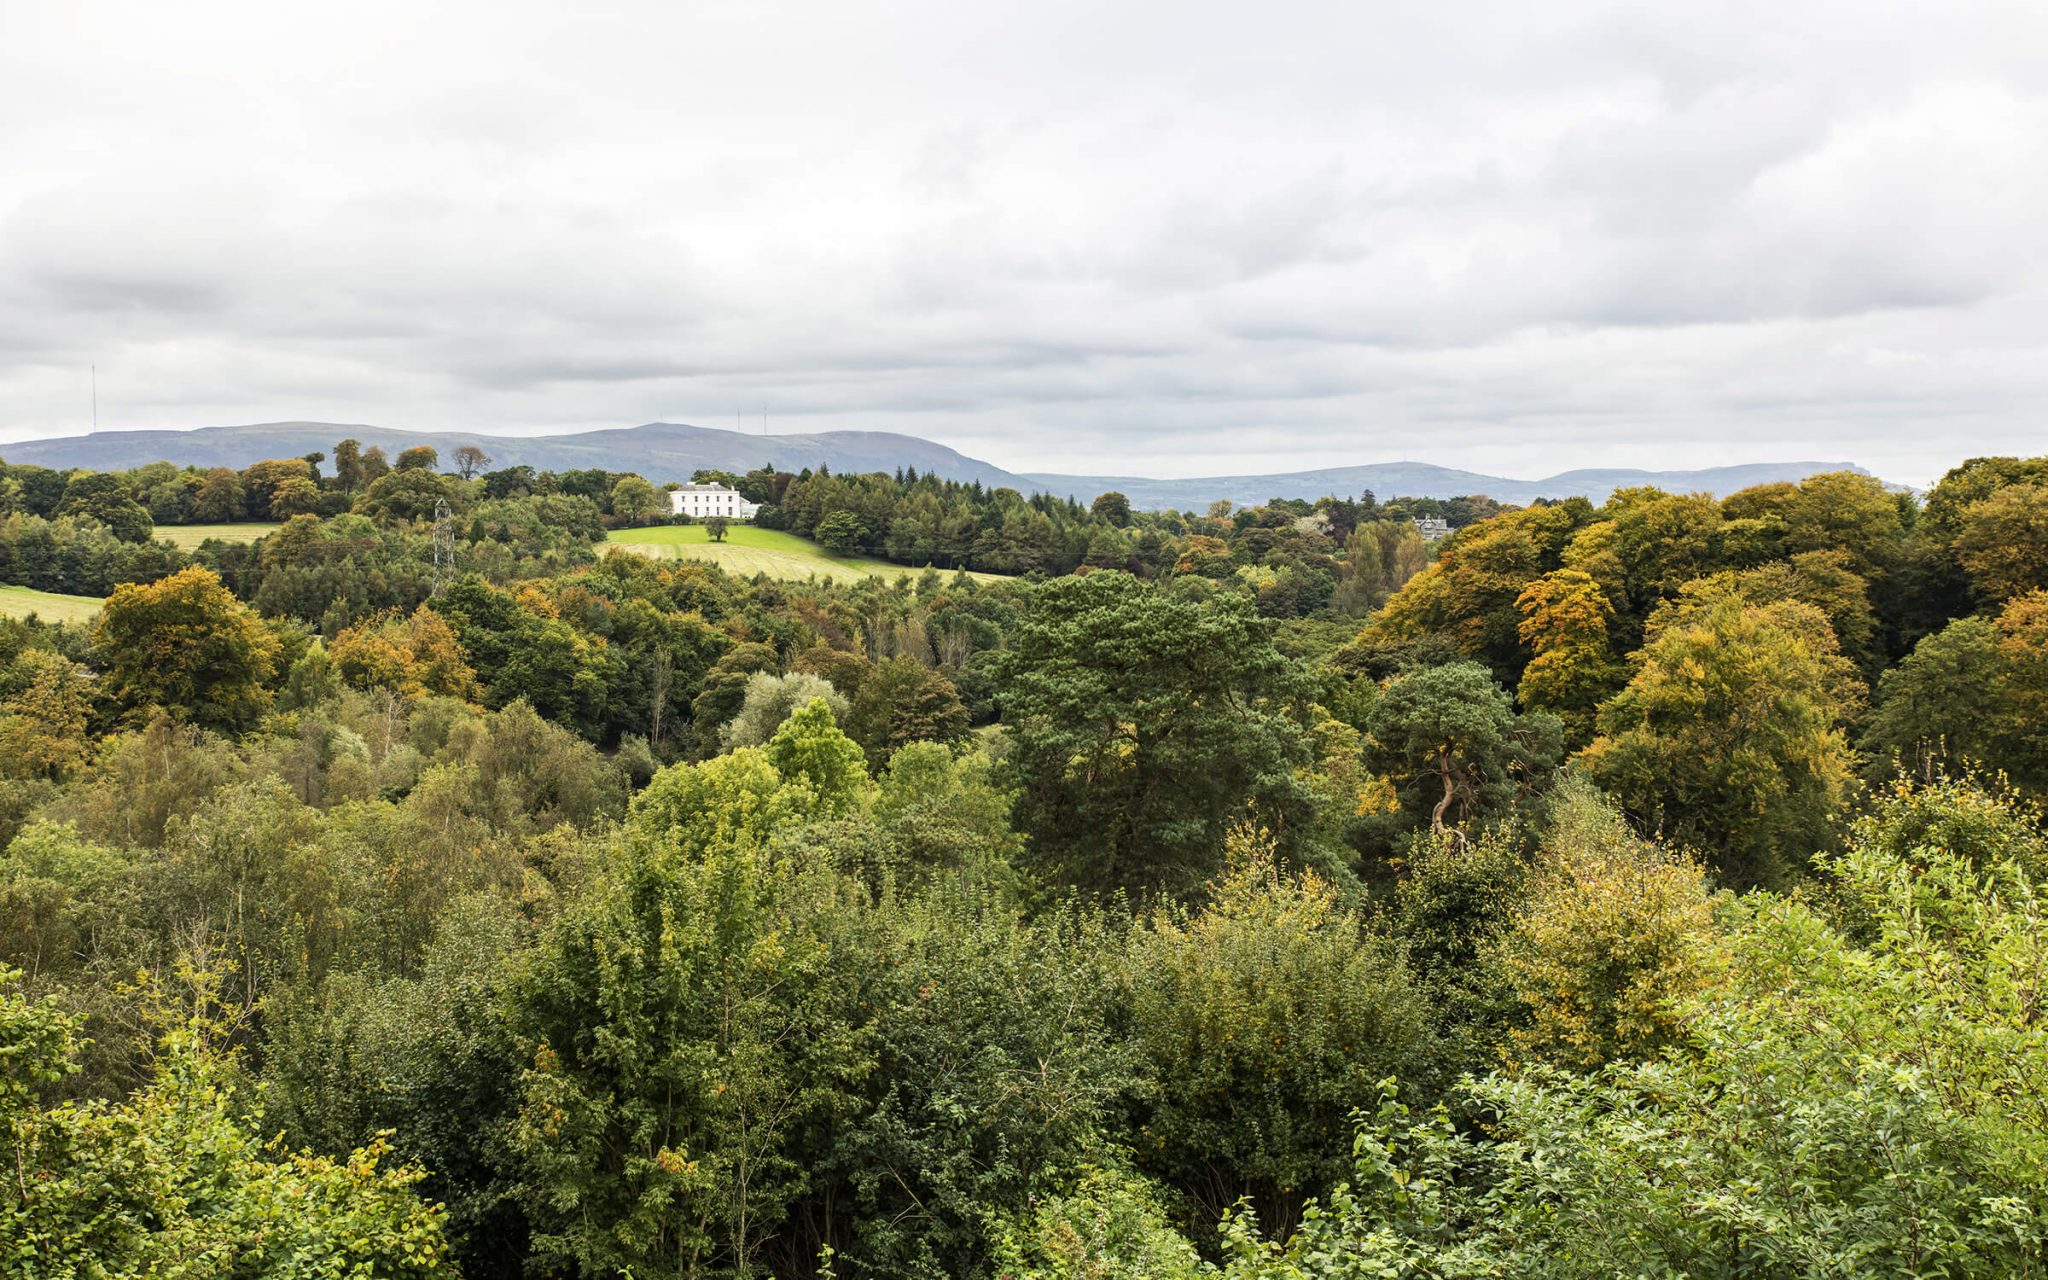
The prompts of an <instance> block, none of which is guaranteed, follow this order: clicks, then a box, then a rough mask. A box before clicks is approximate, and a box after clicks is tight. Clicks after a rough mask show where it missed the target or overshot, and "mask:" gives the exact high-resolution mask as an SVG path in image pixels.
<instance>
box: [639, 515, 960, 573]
mask: <svg viewBox="0 0 2048 1280" xmlns="http://www.w3.org/2000/svg"><path fill="white" fill-rule="evenodd" d="M610 540H611V541H612V542H613V543H616V544H617V545H618V546H619V547H620V548H621V549H623V550H626V551H632V552H635V553H637V554H640V555H645V556H653V557H656V558H657V559H664V560H709V561H711V562H712V563H713V564H716V565H717V566H718V567H719V568H721V569H724V570H725V571H726V572H728V573H737V574H742V575H744V576H746V577H749V578H751V577H753V576H754V575H755V574H757V573H765V574H767V575H768V576H769V577H771V578H782V579H786V580H791V581H799V582H800V581H802V580H804V579H806V578H809V577H812V576H813V575H815V576H817V577H820V578H826V579H830V580H832V581H835V582H850V581H853V580H855V579H858V578H874V577H883V578H893V577H895V576H896V575H897V574H899V573H912V574H914V573H917V572H918V570H916V569H912V568H909V567H907V566H905V565H900V564H890V563H889V562H888V561H886V560H869V559H866V558H864V557H860V556H835V555H831V554H829V553H828V552H826V551H825V549H824V548H822V547H820V546H819V545H818V544H817V543H815V542H812V541H811V540H810V539H808V538H799V537H797V536H796V535H795V534H793V533H784V532H782V531H781V530H779V529H756V528H754V527H753V526H752V525H745V524H735V525H733V526H732V527H731V528H729V529H728V530H727V531H726V535H725V541H724V542H713V541H712V540H711V535H710V534H709V533H708V532H706V531H705V528H704V526H703V525H701V524H664V525H654V526H651V527H649V528H645V529H614V530H612V532H611V538H610ZM973 576H974V577H976V578H981V579H985V580H989V581H993V580H995V579H996V578H997V577H998V575H996V574H992V573H977V574H974V575H973Z"/></svg>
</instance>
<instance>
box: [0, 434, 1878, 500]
mask: <svg viewBox="0 0 2048 1280" xmlns="http://www.w3.org/2000/svg"><path fill="white" fill-rule="evenodd" d="M351 436H353V437H354V438H356V439H357V440H360V441H362V442H363V444H365V445H378V446H381V447H382V448H383V449H384V451H385V452H386V453H388V454H390V455H391V456H393V457H396V456H397V455H398V452H399V450H401V449H409V448H411V447H413V446H414V445H421V444H424V445H432V446H433V447H434V448H436V449H438V450H440V452H441V457H442V460H443V462H444V463H445V462H446V460H447V459H448V457H449V455H450V454H452V453H453V452H454V451H455V450H456V449H458V448H460V447H461V446H463V445H466V444H473V445H475V446H477V447H478V448H480V449H482V450H483V451H484V452H485V453H488V454H490V455H491V459H492V465H493V466H496V467H510V466H521V465H524V466H531V467H535V468H544V469H548V470H554V471H566V470H568V469H570V468H573V467H602V468H604V469H605V470H607V471H637V472H639V473H640V474H641V475H644V476H646V477H647V478H648V479H649V480H652V481H654V482H655V483H656V484H661V483H663V482H666V481H669V480H687V479H689V478H690V473H691V472H693V471H695V470H697V469H698V468H700V467H709V468H713V469H716V470H721V471H747V470H750V469H752V468H754V467H758V466H761V465H762V464H764V463H767V462H773V463H774V464H775V465H776V466H778V467H782V468H784V469H786V470H790V471H797V470H801V469H803V468H805V467H810V468H812V469H814V470H815V469H816V468H818V467H821V466H822V467H830V468H831V469H832V470H834V471H895V470H897V469H899V468H902V467H915V468H917V470H918V471H919V472H920V473H929V474H934V475H939V476H943V477H945V478H946V479H948V480H960V481H979V482H980V483H982V484H984V485H987V486H990V487H992V488H993V487H1008V488H1012V489H1017V490H1020V491H1022V492H1025V493H1031V492H1041V491H1042V492H1046V493H1052V494H1056V495H1058V496H1060V497H1073V498H1078V499H1080V500H1081V501H1082V502H1092V501H1094V499H1095V496H1096V495H1097V494H1099V493H1104V492H1107V491H1109V490H1111V489H1115V490H1119V491H1121V492H1122V493H1123V494H1124V495H1125V496H1126V497H1128V498H1130V500H1131V503H1132V505H1134V506H1137V507H1144V508H1154V509H1156V508H1162V507H1174V508H1178V509H1181V510H1191V509H1192V510H1200V509H1202V508H1204V507H1207V506H1208V505H1209V504H1210V503H1211V502H1214V501H1216V500H1217V499H1219V498H1228V499H1230V500H1231V501H1232V502H1234V503H1237V504H1239V505H1246V504H1256V503H1261V502H1265V501H1266V500H1267V499H1269V498H1308V499H1315V498H1320V497H1322V496H1323V495H1325V494H1338V495H1342V496H1345V497H1353V498H1355V497H1357V496H1358V495H1359V494H1360V493H1363V492H1364V491H1365V490H1367V489H1370V490H1372V491H1373V493H1375V494H1377V495H1378V496H1379V497H1382V498H1393V497H1415V498H1456V497H1462V496H1464V495H1466V494H1474V493H1483V494H1486V495H1487V496H1488V497H1491V498H1493V499H1495V500H1496V501H1499V502H1512V503H1526V502H1529V501H1531V500H1533V499H1536V498H1569V497H1574V496H1578V497H1585V498H1590V499H1592V500H1593V501H1594V502H1601V501H1604V500H1605V499H1606V497H1607V495H1608V494H1609V493H1611V492H1613V491H1614V490H1615V489H1618V488H1622V487H1625V486H1629V485H1655V486H1656V487H1658V488H1660V489H1668V490H1671V491H1673V492H1675V493H1712V494H1717V495H1719V494H1728V493H1733V492H1734V491H1736V490H1737V489H1745V488H1748V487H1749V486H1750V485H1753V484H1768V483H1771V482H1773V481H1780V480H1792V481H1796V480H1802V479H1805V478H1806V477H1807V476H1810V475H1815V474H1817V473H1819V472H1823V471H1859V470H1861V468H1859V467H1856V466H1854V465H1852V464H1850V463H1846V462H1758V463H1748V464H1745V465H1742V466H1733V467H1714V468H1711V469H1709V470H1705V471H1631V470H1620V469H1596V470H1585V471H1566V472H1562V473H1560V474H1558V475H1554V476H1549V477H1547V478H1545V479H1542V480H1515V479H1510V478H1508V477H1505V476H1493V475H1484V474H1482V473H1480V472H1476V471H1460V470H1457V469H1456V468H1453V467H1439V466H1435V465H1432V464H1430V463H1427V462H1377V463H1371V464H1368V465H1365V466H1357V467H1327V468H1324V469H1322V470H1317V471H1288V472H1281V473H1277V474H1273V475H1251V476H1204V477H1200V478H1197V479H1192V480H1152V479H1148V478H1146V477H1143V476H1086V475H1059V474H1052V473H1038V474H1032V475H1018V474H1016V473H1014V472H1009V471H1005V470H1003V469H1002V468H1001V467H998V466H995V465H993V464H991V463H987V462H983V461H981V460H979V459H977V458H970V457H968V456H967V455H965V454H963V453H960V452H958V451H956V450H953V449H949V448H947V447H946V446H945V445H942V444H935V443H933V442H932V441H930V440H923V439H919V438H918V437H917V436H906V435H899V434H897V433H896V432H893V431H819V432H814V433H810V434H797V435H771V436H755V435H747V434H745V433H744V432H739V431H727V430H725V429H723V428H719V427H692V426H686V425H684V424H682V423H676V422H650V423H648V424H646V425H645V426H639V427H619V428H614V429H610V430H603V431H580V432H575V433H571V434H565V435H552V436H486V435H475V434H471V433H467V432H430V431H399V430H394V429H392V428H389V427H373V426H365V425H360V424H351V423H339V422H265V423H259V424H257V425H254V426H246V427H201V428H199V429H198V430H195V431H97V432H94V433H92V434H91V435H83V436H67V437H63V438H60V439H51V440H24V441H20V442H17V443H14V444H0V458H4V459H6V460H7V461H8V462H27V463H36V464H38V465H41V466H45V467H59V468H64V467H96V468H100V469H103V470H122V469H126V468H129V467H139V466H142V465H143V464H145V463H149V462H157V461H170V462H175V463H178V464H180V465H187V464H189V465H193V466H202V467H246V466H248V465H249V464H250V463H252V462H259V461H261V460H263V459H265V458H292V457H298V456H300V455H301V454H307V453H312V452H314V451H316V450H317V451H319V452H322V453H326V452H331V451H332V450H333V448H334V444H335V441H337V440H344V439H347V438H349V437H351Z"/></svg>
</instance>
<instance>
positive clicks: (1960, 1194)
mask: <svg viewBox="0 0 2048 1280" xmlns="http://www.w3.org/2000/svg"><path fill="white" fill-rule="evenodd" d="M2043 868H2048V856H2044V847H2043V842H2042V838H2041V834H2040V830H2039V828H2038V826H2037V825H2036V824H2035V823H2034V822H2033V821H2032V820H2031V819H2030V818H2029V817H2028V816H2027V815H2024V814H2021V813H2016V812H2013V811H2011V810H2008V809H2006V808H2005V807H2004V806H2003V805H2001V804H2000V803H1999V802H1998V801H1997V800H1996V799H1995V798H1994V797H1990V796H1987V795H1985V794H1984V793H1982V792H1981V791H1978V790H1977V789H1976V788H1973V787H1970V786H1968V785H1965V784H1953V783H1942V784H1938V785H1936V786H1934V787H1930V788H1925V789H1920V790H1911V789H1906V790H1901V791H1899V792H1896V793H1894V794H1893V795H1891V796H1889V797H1887V798H1885V799H1884V800H1882V801H1881V802H1880V803H1879V805H1878V806H1877V808H1876V811H1875V812H1874V813H1873V814H1871V815H1870V816H1869V817H1867V818H1865V819H1863V820H1862V821H1860V822H1859V823H1858V824H1857V827H1856V830H1855V832H1854V833H1853V838H1852V839H1851V841H1850V845H1849V848H1848V851H1847V852H1846V854H1844V855H1843V856H1842V857H1840V858H1839V859H1837V860H1835V861H1834V862H1833V863H1832V864H1831V867H1830V870H1831V872H1832V873H1833V875H1834V877H1835V880H1836V883H1837V886H1838V893H1839V894H1840V895H1841V897H1842V899H1843V901H1844V903H1845V905H1852V906H1853V910H1852V912H1851V916H1850V921H1849V924H1850V927H1849V928H1848V929H1844V928H1842V927H1839V926H1838V925H1837V924H1836V923H1833V922H1831V921H1830V920H1828V919H1827V918H1825V917H1823V916H1822V915H1820V914H1819V913H1817V912H1816V911H1815V910H1814V908H1813V907H1812V906H1811V905H1809V904H1807V903H1806V902H1803V901H1801V900H1799V899H1783V898H1777V897H1774V896H1771V895H1752V896H1750V897H1748V898H1745V899H1743V900H1741V901H1739V902H1737V903H1734V904H1731V905H1730V906H1729V908H1728V909H1727V911H1726V915H1727V917H1728V920H1729V925H1730V927H1729V929H1728V931H1727V933H1726V935H1725V942H1724V944H1723V946H1722V948H1721V950H1722V954H1723V958H1724V963H1723V965H1722V967H1721V969H1720V972H1719V975H1718V980H1717V981H1716V982H1714V983H1712V984H1709V985H1707V986H1705V987H1704V988H1703V989H1701V990H1699V991H1698V992H1696V993H1695V994H1694V995H1692V996H1690V997H1686V998H1682V999H1681V1000H1680V1001H1679V1002H1678V1004H1677V1006H1676V1007H1675V1009H1674V1013H1675V1014H1676V1015H1677V1017H1676V1018H1675V1020H1674V1022H1675V1025H1676V1026H1679V1027H1682V1028H1683V1036H1684V1051H1683V1052H1679V1053H1674V1054H1671V1055H1668V1056H1666V1057H1663V1058H1660V1059H1657V1060H1654V1061H1650V1062H1644V1063H1615V1064H1612V1065H1610V1066H1609V1067H1607V1068H1606V1069H1605V1070H1604V1071H1602V1072H1600V1073H1598V1074H1592V1075H1580V1074H1576V1073H1572V1072H1567V1071H1557V1070H1543V1069H1529V1070H1524V1071H1521V1072H1518V1073H1514V1074H1496V1075H1493V1076H1489V1077H1487V1078H1485V1079H1482V1080H1477V1081H1474V1082H1473V1083H1472V1085H1471V1086H1470V1089H1469V1093H1470V1097H1469V1099H1468V1100H1467V1101H1466V1104H1465V1105H1467V1106H1469V1107H1471V1108H1473V1109H1475V1111H1476V1112H1477V1113H1478V1114H1480V1115H1483V1116H1484V1117H1485V1122H1484V1125H1483V1133H1475V1132H1474V1130H1473V1129H1471V1128H1467V1129H1464V1130H1462V1131H1461V1129H1460V1127H1458V1126H1457V1125H1456V1124H1455V1123H1454V1120H1453V1118H1452V1116H1451V1115H1450V1114H1449V1113H1447V1112H1440V1113H1437V1114H1434V1115H1432V1116H1429V1117H1426V1118H1422V1119H1415V1118H1412V1117H1410V1116H1408V1115H1407V1113H1406V1112H1405V1110H1404V1109H1402V1108H1400V1107H1399V1106H1398V1105H1397V1104H1394V1103H1393V1102H1392V1100H1391V1099H1389V1100H1387V1101H1386V1102H1383V1104H1382V1106H1381V1108H1380V1114H1379V1117H1378V1119H1377V1120H1376V1121H1375V1122H1371V1123H1368V1124H1366V1125H1364V1126H1362V1128H1361V1131H1360V1133H1359V1135H1358V1137H1357V1139H1356V1141H1355V1143H1354V1147H1353V1150H1354V1154H1355V1164H1354V1168H1355V1177H1354V1178H1353V1180H1352V1181H1351V1182H1350V1183H1349V1184H1348V1185H1345V1186H1340V1187H1338V1188H1337V1189H1336V1190H1335V1191H1333V1192H1332V1193H1331V1194H1330V1196H1329V1197H1328V1198H1327V1200H1326V1202H1325V1203H1324V1204H1323V1205H1321V1206H1320V1211H1319V1212H1318V1213H1317V1214H1316V1215H1315V1216H1313V1217H1309V1218H1307V1219H1306V1220H1305V1221H1304V1223H1303V1226H1302V1228H1301V1230H1300V1231H1299V1232H1297V1233H1296V1234H1295V1235H1294V1236H1293V1237H1292V1238H1291V1239H1289V1240H1286V1241H1285V1242H1278V1241H1272V1240H1267V1239H1263V1238H1261V1237H1260V1235H1259V1233H1258V1232H1257V1230H1256V1228H1255V1224H1253V1223H1252V1222H1250V1221H1249V1220H1248V1219H1247V1218H1246V1217H1245V1216H1244V1215H1241V1214H1240V1215H1237V1216H1235V1217H1234V1218H1233V1220H1232V1221H1231V1222H1230V1223H1229V1224H1227V1227H1226V1237H1227V1239H1226V1252H1227V1253H1228V1255H1229V1265H1228V1266H1227V1267H1226V1269H1225V1274H1226V1276H1228V1277H1232V1278H1233V1280H1282V1278H1283V1277H1285V1278H1288V1280H1293V1278H1297V1277H1302V1276H1307V1275H1347V1274H1348V1275H1376V1276H1385V1275H1395V1276H1416V1277H1423V1276H1430V1277H1454V1276H1455V1277H1469V1278H1471V1280H1477V1278H1478V1277H1482V1276H1534V1277H1555V1278H1556V1280H1565V1278H1566V1277H1578V1276H1587V1275H1665V1276H1715V1277H1735V1276H1775V1275H1815V1276H1818V1275H1838V1276H1851V1275H1856V1276H1862V1275H1936V1274H1939V1275H1948V1276H1969V1277H1985V1278H1986V1280H1989V1278H1990V1277H1999V1276H2014V1275H2029V1274H2033V1273H2035V1272H2038V1271H2039V1270H2040V1268H2041V1260H2042V1256H2043V1253H2042V1250H2043V1246H2044V1239H2043V1231H2042V1227H2041V1223H2042V1222H2043V1220H2044V1217H2048V1184H2044V1182H2043V1181H2042V1179H2041V1176H2040V1169H2041V1168H2042V1165H2043V1162H2044V1158H2048V1041H2044V1039H2043V1037H2042V1036H2041V1034H2040V1031H2039V1027H2038V1025H2037V1023H2038V1020H2039V1018H2038V1007H2037V1001H2036V997H2037V994H2038V992H2037V990H2036V984H2035V983H2034V982H2033V981H2032V980H2031V978H2030V977H2023V976H2021V975H2031V974H2032V973H2034V972H2035V970H2034V968H2033V967H2032V966H2034V965H2036V964H2037V963H2038V962H2039V960H2040V957H2041V956H2042V955H2044V954H2048V926H2044V920H2048V915H2044V913H2043V912H2042V910H2041V905H2040V893H2041V883H2042V881H2041V872H2042V869H2043ZM1994 1045H1995V1046H1997V1047H1996V1049H1995V1050H1990V1049H1988V1047H1989V1046H1994Z"/></svg>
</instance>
